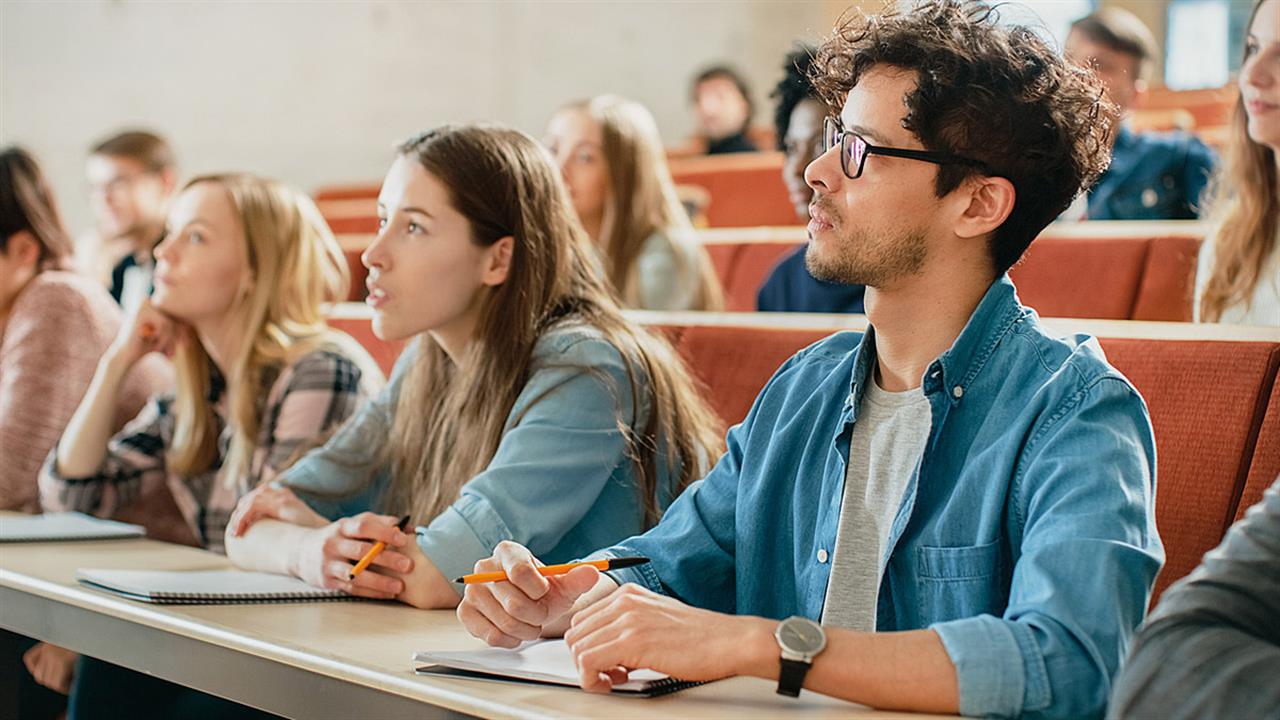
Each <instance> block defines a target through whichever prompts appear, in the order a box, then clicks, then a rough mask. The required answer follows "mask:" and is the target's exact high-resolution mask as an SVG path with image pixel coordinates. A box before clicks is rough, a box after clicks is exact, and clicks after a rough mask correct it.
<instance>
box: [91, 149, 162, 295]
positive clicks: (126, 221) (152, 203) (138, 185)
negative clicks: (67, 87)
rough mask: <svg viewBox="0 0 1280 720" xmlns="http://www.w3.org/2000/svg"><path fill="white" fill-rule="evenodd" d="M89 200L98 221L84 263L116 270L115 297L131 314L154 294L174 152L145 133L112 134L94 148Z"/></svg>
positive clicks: (112, 283)
mask: <svg viewBox="0 0 1280 720" xmlns="http://www.w3.org/2000/svg"><path fill="white" fill-rule="evenodd" d="M85 175H86V176H87V177H88V180H89V200H90V203H91V205H92V207H93V214H94V216H95V219H96V220H97V227H96V233H97V237H96V238H92V239H91V240H90V242H91V243H92V244H93V245H94V247H90V248H83V250H84V252H85V253H86V254H87V255H88V256H90V257H88V258H86V259H84V264H86V265H89V266H91V268H92V269H94V270H96V268H97V266H98V265H99V264H101V263H103V262H109V263H112V266H111V271H110V272H111V276H110V277H111V297H113V298H115V300H116V302H118V303H120V305H121V307H123V308H124V312H125V315H126V316H132V315H133V313H134V312H135V311H136V310H137V308H138V305H140V304H141V303H142V300H143V299H144V298H146V297H147V296H148V295H150V294H151V287H152V274H153V273H154V271H155V260H154V258H152V256H151V253H152V251H154V250H155V247H156V245H158V244H160V241H161V240H162V239H164V220H165V211H166V208H167V206H168V203H169V200H170V199H171V198H172V197H173V192H174V190H175V189H176V188H177V183H178V171H177V162H176V161H175V159H174V154H173V149H172V148H171V147H170V146H169V143H168V142H166V141H165V140H164V138H162V137H160V136H159V135H156V134H155V133H151V132H147V131H144V130H131V131H127V132H122V133H119V134H116V135H113V136H111V137H109V138H107V139H105V140H103V141H102V142H100V143H98V144H97V145H95V146H94V147H93V150H92V151H91V153H90V155H89V160H88V162H87V163H86V164H85Z"/></svg>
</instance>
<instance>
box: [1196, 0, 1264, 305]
mask: <svg viewBox="0 0 1280 720" xmlns="http://www.w3.org/2000/svg"><path fill="white" fill-rule="evenodd" d="M1261 6H1262V3H1261V2H1258V3H1257V4H1256V5H1254V9H1253V14H1254V15H1256V14H1257V12H1258V8H1259V7H1261ZM1252 23H1253V20H1252V16H1251V18H1250V21H1249V24H1250V25H1251V24H1252ZM1277 187H1280V185H1277V178H1276V154H1275V150H1273V149H1271V148H1269V147H1267V146H1266V145H1263V144H1262V143H1258V142H1254V141H1253V138H1251V137H1249V118H1248V115H1247V114H1246V112H1245V108H1244V98H1243V97H1240V98H1238V99H1237V100H1236V107H1235V112H1234V115H1233V116H1232V119H1231V136H1230V139H1229V140H1228V142H1227V149H1226V153H1225V162H1224V163H1223V165H1222V168H1221V170H1219V172H1218V174H1217V175H1216V176H1215V177H1214V180H1213V183H1212V185H1211V189H1210V196H1211V197H1212V200H1211V201H1210V203H1209V209H1210V218H1211V222H1210V227H1212V228H1214V236H1213V238H1212V240H1211V241H1212V242H1213V254H1214V261H1213V268H1212V270H1211V271H1210V273H1209V279H1208V282H1207V283H1206V284H1205V286H1204V292H1203V293H1202V294H1201V296H1200V319H1201V320H1202V321H1204V322H1217V321H1218V320H1221V319H1222V313H1223V312H1224V311H1225V310H1226V309H1227V308H1229V307H1231V306H1234V305H1241V304H1243V305H1246V306H1247V305H1248V304H1249V303H1250V302H1251V300H1252V298H1253V291H1254V289H1255V288H1257V286H1258V281H1259V280H1260V279H1261V278H1262V271H1263V268H1264V267H1265V266H1266V264H1267V260H1268V259H1269V258H1270V256H1271V253H1273V252H1277V250H1276V232H1277V227H1280V200H1277V198H1276V192H1277Z"/></svg>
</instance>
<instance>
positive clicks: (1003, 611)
mask: <svg viewBox="0 0 1280 720" xmlns="http://www.w3.org/2000/svg"><path fill="white" fill-rule="evenodd" d="M873 356H874V330H869V331H868V332H867V333H866V334H865V335H863V334H859V333H841V334H838V335H835V336H832V337H830V338H827V339H826V340H823V341H821V342H818V343H816V344H815V345H812V346H810V347H809V348H807V349H805V350H803V351H801V352H800V353H799V354H797V355H796V356H794V357H792V358H791V359H790V360H788V361H787V362H786V363H785V364H784V365H783V366H782V367H781V368H780V369H779V370H778V371H777V373H776V374H775V375H774V376H773V379H771V380H770V381H769V384H768V385H766V386H765V388H764V390H762V391H761V393H760V395H759V397H758V398H757V399H756V402H755V405H754V406H753V407H752V409H751V411H750V413H749V414H748V415H747V418H746V419H745V420H744V421H743V422H742V423H741V424H740V425H737V426H735V427H733V428H732V429H731V430H730V431H729V434H728V438H727V441H728V450H727V452H726V454H725V455H724V456H723V457H722V458H721V460H720V461H719V463H718V464H717V465H716V466H715V467H714V468H713V469H712V471H711V472H710V473H709V474H708V475H707V476H706V477H705V478H704V479H703V480H701V481H699V482H698V483H695V484H694V485H692V486H690V487H689V489H688V490H687V491H685V492H684V493H683V494H682V495H681V496H680V497H679V498H678V499H677V500H676V502H674V503H673V504H672V506H671V508H670V509H669V510H668V511H667V514H666V515H665V516H664V517H663V519H662V522H660V523H659V524H658V525H657V526H656V527H655V528H653V529H651V530H650V531H649V532H647V533H645V534H643V535H641V536H639V537H634V538H631V539H629V540H626V541H624V542H622V543H619V544H618V545H615V546H614V547H612V548H609V549H608V550H604V551H601V552H600V553H598V556H614V557H616V556H625V555H644V556H647V557H649V558H651V559H652V560H653V562H652V563H651V564H648V565H643V566H639V567H637V568H631V569H627V570H621V571H616V572H615V578H616V579H618V580H620V581H623V582H635V583H640V584H642V585H644V586H646V587H648V588H650V589H652V590H654V591H657V592H663V593H667V594H669V595H673V596H675V597H678V598H680V599H681V600H683V601H685V602H688V603H691V604H693V605H696V606H700V607H704V608H710V609H713V610H717V611H721V612H727V613H738V614H750V615H760V616H765V617H769V618H778V619H781V618H785V617H788V616H790V615H803V616H806V617H809V618H812V619H814V620H817V619H820V618H821V617H822V607H823V601H824V597H825V594H826V589H827V582H828V580H829V578H830V573H831V565H830V563H829V559H830V556H831V555H832V554H833V553H834V551H835V543H836V530H837V527H838V524H839V519H840V502H841V498H842V496H843V493H844V480H845V466H846V464H847V462H848V453H849V440H850V437H851V434H852V431H853V426H854V423H856V422H857V418H858V408H859V404H860V402H861V398H862V394H863V392H862V389H863V387H864V386H865V384H866V383H868V382H872V380H871V378H872V377H873V376H872V374H871V373H870V370H871V363H872V362H873ZM923 389H924V392H925V395H926V396H927V398H928V400H929V404H930V406H931V409H932V427H931V429H930V432H929V437H928V441H927V444H926V446H925V451H924V454H923V456H922V457H921V458H920V461H919V465H918V466H917V470H916V472H915V473H914V476H913V477H912V478H911V479H910V482H909V484H908V486H907V490H906V492H905V494H904V497H903V498H902V501H901V504H900V506H899V508H898V511H897V515H896V517H895V518H894V520H893V523H892V526H891V529H890V532H889V539H888V544H887V550H886V552H887V562H886V566H885V571H884V575H883V577H882V582H881V587H880V595H879V602H878V606H877V627H878V629H879V630H880V631H890V630H911V629H918V628H932V629H933V630H935V631H936V632H937V633H938V635H939V636H940V637H941V639H942V643H943V645H944V646H945V648H946V651H947V653H948V654H949V656H950V658H951V661H952V662H953V663H954V665H955V667H956V672H957V676H958V679H959V688H960V711H961V712H962V713H964V714H965V715H1004V716H1011V715H1018V714H1024V715H1027V716H1031V717H1088V716H1096V715H1099V714H1101V713H1102V711H1103V709H1104V706H1105V703H1106V699H1107V695H1108V691H1109V689H1110V681H1111V678H1112V677H1113V675H1114V674H1115V672H1116V670H1117V666H1118V665H1119V663H1120V658H1121V657H1122V655H1123V653H1124V651H1125V646H1126V644H1127V643H1128V641H1129V638H1130V637H1131V636H1132V634H1133V631H1134V629H1135V628H1136V627H1137V625H1138V624H1139V623H1140V622H1141V621H1142V618H1143V615H1144V613H1145V611H1146V607H1147V602H1148V600H1149V598H1150V596H1151V588H1152V584H1153V582H1154V580H1155V576H1156V573H1157V571H1158V570H1159V569H1160V566H1161V564H1162V563H1163V560H1164V551H1163V548H1162V546H1161V544H1160V540H1159V537H1158V536H1157V534H1156V523H1155V504H1154V497H1155V441H1154V437H1153V435H1152V429H1151V421H1150V418H1149V416H1148V414H1147V409H1146V405H1145V404H1144V403H1143V401H1142V398H1141V397H1139V395H1138V393H1137V391H1136V390H1134V388H1133V386H1132V385H1131V384H1130V383H1129V382H1128V381H1127V380H1126V379H1125V378H1124V377H1123V376H1122V375H1120V373H1118V372H1117V371H1116V370H1115V369H1113V368H1112V367H1110V366H1109V365H1108V364H1107V362H1106V360H1105V359H1104V357H1103V354H1102V351H1101V349H1100V348H1099V346H1098V344H1097V341H1095V340H1093V339H1092V338H1089V337H1087V336H1076V337H1073V338H1069V339H1065V340H1059V339H1053V338H1051V337H1049V336H1048V335H1047V334H1046V333H1045V331H1044V330H1043V329H1042V328H1041V326H1040V323H1039V320H1038V319H1037V317H1036V315H1035V313H1034V312H1033V311H1031V310H1029V309H1027V308H1025V307H1023V306H1022V305H1021V304H1020V303H1019V302H1018V299H1017V295H1016V294H1015V292H1014V288H1013V284H1012V283H1011V282H1010V281H1009V280H1008V278H1007V277H1003V278H1001V279H999V280H998V281H996V282H995V283H994V284H993V285H992V287H991V288H990V289H989V290H988V292H987V294H986V296H985V297H984V298H983V300H982V302H981V303H980V304H979V306H978V308H977V309H976V310H975V312H974V314H973V316H972V317H971V318H970V320H969V322H968V324H967V325H966V327H965V329H964V330H963V332H962V333H961V334H960V336H959V337H958V338H957V339H956V341H955V343H954V345H952V347H951V348H950V349H949V350H947V352H945V353H943V354H942V355H941V356H940V357H939V358H938V359H937V360H935V361H934V362H933V363H932V364H931V365H930V366H929V368H928V370H927V371H926V373H925V375H924V378H923Z"/></svg>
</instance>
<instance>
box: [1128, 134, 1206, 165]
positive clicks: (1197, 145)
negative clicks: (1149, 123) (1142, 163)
mask: <svg viewBox="0 0 1280 720" xmlns="http://www.w3.org/2000/svg"><path fill="white" fill-rule="evenodd" d="M1138 145H1139V148H1140V149H1141V152H1142V155H1143V157H1144V158H1152V157H1158V158H1161V159H1163V160H1164V161H1165V162H1171V163H1183V162H1187V161H1212V160H1213V150H1211V149H1210V148H1209V146H1208V145H1205V144H1204V142H1203V141H1201V140H1200V138H1198V137H1196V136H1195V135H1192V134H1191V133H1188V132H1183V131H1180V130H1171V131H1164V132H1145V133H1141V134H1139V135H1138Z"/></svg>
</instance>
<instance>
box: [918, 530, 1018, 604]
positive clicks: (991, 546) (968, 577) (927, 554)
mask: <svg viewBox="0 0 1280 720" xmlns="http://www.w3.org/2000/svg"><path fill="white" fill-rule="evenodd" d="M1002 544H1003V543H1001V541H999V540H996V541H995V542H990V543H987V544H985V545H970V546H964V547H931V546H928V545H921V546H919V547H917V548H916V563H917V567H918V570H919V572H918V574H917V581H918V582H919V590H920V595H919V600H920V613H921V618H922V619H923V620H924V621H925V622H926V623H936V622H946V621H948V620H959V619H961V618H967V617H975V616H978V615H982V614H991V615H995V616H997V617H999V616H1000V615H1001V614H1003V613H1004V609H1005V606H1006V605H1007V604H1008V599H1009V585H1008V580H1007V579H1006V572H1005V564H1006V560H1005V557H1004V552H1003V550H1002V547H1001V546H1002Z"/></svg>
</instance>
